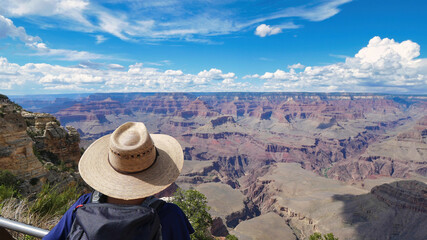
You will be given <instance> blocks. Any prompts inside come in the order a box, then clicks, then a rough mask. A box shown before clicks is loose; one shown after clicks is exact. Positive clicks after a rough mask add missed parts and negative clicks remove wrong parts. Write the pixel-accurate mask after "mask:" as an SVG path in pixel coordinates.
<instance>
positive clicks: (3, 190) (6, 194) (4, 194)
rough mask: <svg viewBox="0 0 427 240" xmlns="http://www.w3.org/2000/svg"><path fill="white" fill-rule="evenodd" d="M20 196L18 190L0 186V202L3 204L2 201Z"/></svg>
mask: <svg viewBox="0 0 427 240" xmlns="http://www.w3.org/2000/svg"><path fill="white" fill-rule="evenodd" d="M19 196H20V194H19V192H18V190H16V189H15V188H14V187H10V186H5V185H0V202H3V201H4V200H6V199H8V198H11V197H19Z"/></svg>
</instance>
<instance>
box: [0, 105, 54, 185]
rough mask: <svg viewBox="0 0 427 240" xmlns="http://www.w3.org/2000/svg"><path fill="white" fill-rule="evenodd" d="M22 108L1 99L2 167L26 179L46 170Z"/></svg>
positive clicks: (0, 155) (0, 163)
mask: <svg viewBox="0 0 427 240" xmlns="http://www.w3.org/2000/svg"><path fill="white" fill-rule="evenodd" d="M21 110H22V109H21V108H20V107H19V106H17V105H15V104H13V103H12V102H10V101H9V100H8V99H4V100H2V101H0V169H3V170H9V171H11V172H12V173H13V174H15V175H17V176H18V177H20V178H24V179H31V178H39V177H41V176H43V175H45V174H46V171H45V169H44V168H43V165H42V164H41V163H40V161H39V160H38V159H37V158H36V156H35V155H34V153H33V141H32V140H31V138H30V137H29V136H28V135H27V131H26V130H27V125H26V122H25V119H24V118H23V117H22V116H21Z"/></svg>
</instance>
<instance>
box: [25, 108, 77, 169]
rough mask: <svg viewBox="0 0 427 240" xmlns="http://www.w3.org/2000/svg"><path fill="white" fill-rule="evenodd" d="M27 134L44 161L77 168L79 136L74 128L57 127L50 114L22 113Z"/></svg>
mask: <svg viewBox="0 0 427 240" xmlns="http://www.w3.org/2000/svg"><path fill="white" fill-rule="evenodd" d="M22 116H23V117H24V118H25V119H26V122H27V124H29V126H28V128H27V132H28V133H29V135H30V136H31V137H32V139H33V140H34V143H35V148H36V150H37V152H38V153H39V154H40V155H41V157H42V158H44V160H46V161H49V162H53V163H55V164H59V163H61V162H63V163H64V164H65V165H67V166H77V163H78V161H79V159H80V155H81V154H80V147H79V143H80V135H79V133H78V132H77V130H76V129H75V128H73V127H72V126H67V127H66V128H64V127H62V126H60V125H59V122H58V121H57V120H56V118H55V117H54V116H52V115H50V114H41V113H29V112H23V113H22Z"/></svg>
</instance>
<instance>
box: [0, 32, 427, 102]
mask: <svg viewBox="0 0 427 240" xmlns="http://www.w3.org/2000/svg"><path fill="white" fill-rule="evenodd" d="M41 48H42V47H41ZM419 55H420V46H419V45H418V44H417V43H415V42H412V41H410V40H407V41H403V42H400V43H399V42H396V41H394V40H393V39H388V38H383V39H381V38H380V37H374V38H372V39H371V40H370V41H369V44H368V45H367V46H366V47H364V48H362V49H360V51H359V52H358V53H356V54H355V55H354V56H353V57H348V58H346V60H345V61H344V62H339V63H336V64H331V65H326V66H305V68H304V70H301V71H296V70H295V69H296V68H303V67H304V66H303V65H302V64H300V63H297V64H294V65H290V66H289V70H282V69H277V70H276V71H274V72H265V73H263V74H253V75H246V76H244V77H243V78H242V79H238V77H237V76H236V74H235V73H233V72H223V71H222V70H220V69H217V68H211V69H209V70H207V69H206V70H203V71H200V72H199V73H197V74H190V73H185V72H183V71H182V70H179V69H174V70H172V69H169V70H165V71H164V70H160V69H158V68H152V67H146V66H145V65H143V64H142V63H135V64H133V65H130V66H128V67H123V66H121V65H118V64H100V63H96V62H91V61H86V62H81V63H80V64H79V65H78V66H73V67H63V66H58V65H50V64H34V63H28V64H25V65H23V66H20V65H18V64H15V63H9V62H8V61H7V59H6V58H1V57H0V89H2V90H4V91H6V92H7V91H14V89H17V88H24V87H25V88H27V86H29V85H30V86H35V87H34V89H38V91H37V92H43V93H61V92H64V91H65V92H66V91H68V92H72V91H74V92H81V91H89V92H96V91H102V92H110V91H115V92H120V91H152V92H162V91H200V92H203V91H236V90H238V91H318V92H324V91H326V92H330V91H346V92H389V93H423V94H424V93H426V92H427V59H426V58H419Z"/></svg>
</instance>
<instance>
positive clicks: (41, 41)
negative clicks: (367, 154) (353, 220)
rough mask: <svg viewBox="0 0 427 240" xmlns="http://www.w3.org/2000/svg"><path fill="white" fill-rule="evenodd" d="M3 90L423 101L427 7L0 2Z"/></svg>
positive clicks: (389, 1) (294, 1) (336, 1)
mask: <svg viewBox="0 0 427 240" xmlns="http://www.w3.org/2000/svg"><path fill="white" fill-rule="evenodd" d="M0 2H1V4H0V93H2V94H6V95H32V94H61V93H95V92H229V91H231V92H246V91H247V92H259V91H263V92H363V93H397V94H426V93H427V57H426V49H427V30H426V26H427V17H426V14H425V9H427V1H425V0H407V1H401V0H282V1H280V0H263V1H260V0H244V1H243V0H156V1H154V0H153V1H147V0H98V1H95V0H0Z"/></svg>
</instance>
